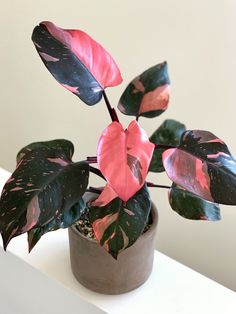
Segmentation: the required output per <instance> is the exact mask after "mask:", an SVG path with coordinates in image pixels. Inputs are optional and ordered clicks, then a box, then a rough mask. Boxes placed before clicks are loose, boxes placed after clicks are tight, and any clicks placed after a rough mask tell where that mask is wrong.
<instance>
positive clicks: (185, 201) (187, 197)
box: [169, 184, 221, 221]
mask: <svg viewBox="0 0 236 314" xmlns="http://www.w3.org/2000/svg"><path fill="white" fill-rule="evenodd" d="M169 203H170V206H171V208H172V209H173V210H174V211H176V212H177V213H178V214H179V215H181V216H182V217H184V218H187V219H194V220H210V221H216V220H220V219H221V216H220V207H219V205H218V204H215V203H211V202H209V201H207V200H204V199H202V198H200V197H198V196H197V195H195V194H192V193H190V192H188V191H186V190H183V189H182V188H180V187H178V186H176V185H175V184H173V186H172V187H171V189H170V192H169Z"/></svg>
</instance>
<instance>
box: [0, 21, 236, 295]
mask: <svg viewBox="0 0 236 314" xmlns="http://www.w3.org/2000/svg"><path fill="white" fill-rule="evenodd" d="M32 40H33V42H34V45H35V47H36V49H37V51H38V53H39V55H40V57H41V59H42V61H43V63H44V64H45V65H46V67H47V69H48V70H49V71H50V72H51V74H52V75H53V76H54V78H55V79H56V80H57V81H58V82H59V83H60V84H61V85H62V86H64V87H65V88H66V89H68V90H69V91H71V92H72V93H73V94H75V95H77V96H78V97H79V98H80V99H81V100H82V101H83V102H84V103H85V104H87V105H88V106H93V105H96V104H97V103H98V102H99V101H100V100H101V99H102V98H103V99H104V101H105V104H106V106H107V109H108V112H109V114H110V117H111V120H112V122H111V124H109V125H108V126H107V127H106V128H105V129H104V131H103V132H102V134H101V136H100V138H99V141H98V145H97V153H96V155H95V154H94V155H95V156H92V157H87V159H86V160H83V161H79V162H74V161H72V155H73V151H74V147H73V144H72V143H71V142H70V141H67V140H64V139H58V140H53V141H48V142H37V143H32V144H29V145H28V146H26V147H24V148H22V149H21V150H20V152H19V153H18V154H17V167H16V170H15V171H14V172H13V174H12V176H11V177H10V178H9V180H8V181H7V183H6V184H5V186H4V188H3V191H2V195H1V200H0V231H1V235H2V238H3V245H4V249H5V250H6V248H7V245H8V244H9V242H10V241H11V239H12V238H14V237H16V236H19V235H21V234H23V233H26V232H27V233H28V243H29V251H31V249H32V248H33V247H34V246H35V244H36V243H37V242H38V241H39V239H40V238H41V237H42V236H43V235H44V234H45V233H47V232H49V231H52V230H56V229H59V228H68V227H69V236H70V243H71V248H70V250H71V263H72V270H73V272H74V274H75V276H76V277H77V279H78V280H79V281H80V282H82V283H83V284H84V285H85V286H87V287H89V288H91V289H93V290H96V291H100V292H105V293H121V292H125V291H129V290H131V289H134V288H135V287H137V286H139V285H140V284H142V283H143V282H144V281H145V280H146V279H147V278H148V276H149V274H150V272H151V268H152V260H153V250H154V235H155V229H156V225H157V213H156V210H155V206H154V204H152V202H151V199H150V196H149V187H155V188H168V189H169V203H170V206H171V207H172V209H173V210H174V211H176V212H177V213H178V214H180V215H181V216H183V217H185V218H188V219H196V220H212V221H215V220H219V219H220V209H219V203H221V204H229V205H235V204H236V193H235V191H236V161H235V159H234V158H233V157H232V155H231V154H230V152H229V149H228V148H227V146H226V144H225V143H224V142H223V141H222V140H221V139H219V138H218V137H217V136H215V135H214V134H212V133H210V132H208V131H201V130H186V127H185V126H184V125H183V124H182V123H180V122H178V121H175V120H165V121H164V122H163V123H162V124H161V125H160V126H159V127H158V128H157V129H156V131H155V132H154V133H153V135H152V136H151V137H150V138H148V136H147V134H146V132H145V131H144V130H143V129H142V128H141V126H140V123H139V121H140V120H139V118H140V117H146V118H154V117H156V116H159V115H160V114H161V113H163V112H164V111H165V110H166V109H167V106H168V102H169V86H170V80H169V77H168V72H167V63H166V62H163V63H160V64H158V65H155V66H153V67H151V68H149V69H148V70H146V71H145V72H143V73H142V74H141V75H139V76H137V77H136V78H135V79H134V80H133V81H132V82H131V83H130V84H129V85H128V86H127V87H126V89H125V90H124V92H123V94H122V96H121V98H120V100H119V103H118V108H119V110H120V111H121V112H122V113H123V114H125V115H130V116H133V117H134V119H133V120H132V121H131V123H130V124H129V126H128V127H127V129H124V128H123V126H122V124H121V123H120V121H119V119H118V116H117V113H116V110H115V109H114V108H112V106H111V105H110V103H109V100H108V97H107V95H106V93H105V88H106V87H112V86H116V85H118V84H120V83H121V82H122V78H121V74H120V71H119V69H118V67H117V65H116V63H115V61H114V60H113V58H112V57H111V56H110V54H109V53H108V52H107V51H106V50H105V49H104V48H103V47H102V46H101V45H100V44H98V43H97V42H96V41H94V40H93V39H92V38H91V37H90V36H88V35H87V34H86V33H84V32H82V31H80V30H64V29H61V28H59V27H57V26H55V25H54V24H53V23H51V22H42V23H40V24H39V26H36V27H35V29H34V31H33V34H32ZM93 164H95V165H97V166H94V165H93ZM149 171H152V172H163V171H165V172H166V173H167V175H168V177H169V178H170V179H171V180H172V181H173V184H172V185H171V186H165V185H159V184H154V183H151V182H149V181H148V180H147V175H148V172H149ZM91 173H92V174H95V175H98V176H100V177H102V178H103V179H104V181H105V186H104V187H102V188H95V187H92V186H89V185H88V182H89V179H90V174H91ZM157 177H158V175H157ZM87 192H92V194H90V195H88V194H86V193H87ZM84 221H85V222H84ZM81 224H82V225H83V224H84V225H86V224H87V226H86V228H87V229H88V228H89V230H90V232H89V233H90V237H92V239H89V238H88V237H86V236H85V235H83V234H82V231H81ZM86 228H85V229H86ZM82 229H83V228H82ZM79 230H80V231H79ZM93 237H95V238H96V239H93ZM87 243H89V244H88V245H89V246H87ZM99 244H100V246H99ZM77 246H80V247H77ZM99 256H101V257H99ZM83 266H85V272H83V270H82V267H83ZM142 270H143V274H141V271H142ZM108 273H109V274H108ZM91 274H92V275H91ZM140 274H141V275H140ZM93 276H95V277H96V278H95V279H93V278H92V277H93ZM88 277H89V278H88ZM129 280H133V282H132V283H129ZM115 284H117V285H118V286H117V287H115Z"/></svg>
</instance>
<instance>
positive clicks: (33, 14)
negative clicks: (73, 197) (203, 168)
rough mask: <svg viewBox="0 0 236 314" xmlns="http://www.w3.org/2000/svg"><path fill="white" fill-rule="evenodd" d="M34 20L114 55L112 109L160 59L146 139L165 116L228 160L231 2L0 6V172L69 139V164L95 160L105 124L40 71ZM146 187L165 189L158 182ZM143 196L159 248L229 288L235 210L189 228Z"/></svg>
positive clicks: (234, 258) (233, 103) (233, 140)
mask: <svg viewBox="0 0 236 314" xmlns="http://www.w3.org/2000/svg"><path fill="white" fill-rule="evenodd" d="M42 20H52V21H54V22H55V23H56V24H58V25H60V26H62V27H68V28H81V29H83V30H85V31H87V32H88V33H90V34H91V35H92V36H93V37H94V38H96V39H97V40H98V41H100V42H101V43H102V44H103V45H104V46H105V47H106V48H107V50H109V51H110V52H111V53H112V55H113V56H114V58H115V59H116V61H117V63H118V64H119V66H120V69H121V71H122V73H123V77H124V84H123V85H122V86H119V87H117V88H114V89H113V90H112V89H110V90H109V91H108V95H109V96H110V98H111V101H112V103H113V104H114V106H115V105H116V104H117V101H118V98H119V95H120V94H121V92H122V90H123V89H124V87H125V85H126V84H127V83H128V82H129V80H131V79H132V78H133V77H134V76H135V75H137V74H139V73H140V72H141V71H143V70H144V69H146V68H147V67H149V66H152V65H154V64H156V63H158V62H161V61H163V60H167V61H168V62H169V71H170V77H171V80H172V97H171V103H170V107H169V110H168V111H167V112H166V113H165V114H164V115H162V116H161V117H160V118H159V119H158V118H157V119H146V120H145V119H141V120H140V121H141V124H142V125H143V127H144V128H146V129H147V131H148V132H149V134H151V133H152V132H153V131H154V129H155V128H157V126H158V125H159V123H161V122H162V121H163V119H165V118H175V119H178V120H180V121H182V122H185V123H186V124H187V126H188V128H192V129H194V128H199V129H206V130H211V131H212V132H213V133H215V134H216V135H218V136H219V137H221V138H222V139H224V140H225V141H226V142H227V143H228V145H229V146H230V147H231V150H232V152H233V153H234V154H235V155H236V137H235V130H236V125H235V116H236V88H235V87H236V78H235V73H236V61H235V60H236V58H235V55H236V39H235V38H236V36H235V29H236V2H235V0H224V1H220V0H207V1H206V0H195V1H194V0H182V1H181V0H180V1H176V0H173V1H171V0H165V1H157V0H153V1H151V0H150V1H148V0H146V1H139V0H135V1H133V0H131V1H113V0H103V1H95V0H94V1H82V0H67V1H55V0H51V1H49V0H43V1H33V0H29V1H26V0H22V1H17V0H15V1H14V0H12V1H3V0H1V11H0V56H1V58H0V64H1V67H0V106H1V111H0V112H1V113H0V119H1V121H0V147H1V154H0V165H1V166H2V167H4V168H6V169H8V170H13V168H14V165H15V160H14V158H15V155H16V153H17V151H18V150H19V149H20V148H21V147H22V146H24V145H26V144H28V143H29V142H32V141H40V140H47V139H53V138H61V137H64V138H68V139H70V140H72V141H73V142H74V144H75V145H76V147H77V148H76V156H75V157H76V158H81V159H82V158H84V157H85V156H86V155H93V154H95V147H96V141H97V139H98V136H99V134H100V132H101V131H102V129H103V128H104V127H105V126H106V124H108V123H109V117H108V115H107V113H106V110H105V106H104V104H103V103H100V104H98V105H97V106H95V107H92V108H90V107H87V106H86V105H84V104H83V103H81V102H80V101H79V99H78V98H77V97H75V96H73V95H72V94H70V93H69V92H68V91H66V90H65V89H63V88H61V87H60V86H59V85H58V84H57V82H56V81H54V79H53V78H52V77H51V76H50V74H49V73H48V72H47V71H46V69H45V68H44V66H43V64H42V62H41V61H40V59H39V57H38V56H37V54H36V51H35V49H34V47H33V45H32V43H31V40H30V36H31V31H32V29H33V27H34V26H35V25H36V24H37V23H38V22H40V21H42ZM121 119H122V121H123V122H124V124H127V122H128V121H129V119H128V118H126V117H123V116H122V117H121ZM152 180H153V181H155V182H157V183H166V182H168V180H167V179H166V178H165V176H164V175H152ZM151 193H152V197H153V200H154V202H155V203H156V204H157V206H158V208H159V212H160V223H159V232H158V236H157V249H159V250H160V251H162V252H164V253H166V254H167V255H169V256H171V257H173V258H175V259H177V260H179V261H181V262H183V263H184V264H186V265H189V266H190V267H192V268H193V269H196V270H198V271H199V272H201V273H203V274H206V275H207V276H209V277H211V278H213V279H215V280H217V281H219V282H221V283H222V284H224V285H226V286H228V287H230V288H232V289H234V290H236V266H235V265H236V250H235V247H236V227H235V226H236V208H233V207H222V216H223V220H222V221H221V222H218V223H207V222H191V221H187V220H184V219H183V218H181V217H179V216H178V215H177V214H175V213H174V212H173V211H172V210H171V209H170V207H169V205H168V202H167V193H166V191H157V190H152V192H151ZM193 284H194V283H193Z"/></svg>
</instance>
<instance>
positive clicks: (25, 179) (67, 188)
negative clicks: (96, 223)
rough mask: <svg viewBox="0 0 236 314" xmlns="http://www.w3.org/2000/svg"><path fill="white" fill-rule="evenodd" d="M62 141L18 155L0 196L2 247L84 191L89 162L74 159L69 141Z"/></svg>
mask: <svg viewBox="0 0 236 314" xmlns="http://www.w3.org/2000/svg"><path fill="white" fill-rule="evenodd" d="M53 142H54V143H55V141H53ZM62 142H63V141H62ZM63 145H64V147H66V149H65V150H64V149H63V147H58V149H56V148H55V146H54V145H52V147H51V148H50V145H46V146H44V145H43V146H40V144H39V147H38V148H35V149H33V150H31V151H28V152H27V153H26V154H25V155H24V156H23V154H22V155H21V158H19V160H20V161H19V163H18V165H17V168H16V170H15V171H14V173H13V174H12V176H11V177H10V179H9V180H8V181H7V183H6V184H5V186H4V189H3V192H2V195H1V200H0V231H1V234H2V238H3V242H4V248H5V249H6V247H7V245H8V243H9V241H10V240H11V239H12V238H13V237H15V236H18V235H20V234H22V233H25V232H28V231H30V230H31V229H32V228H36V227H42V226H44V225H46V224H48V223H49V222H51V221H52V220H53V219H55V218H57V217H59V216H60V215H61V214H62V213H64V212H65V211H67V210H68V209H70V208H71V207H72V206H73V205H74V204H75V203H76V202H78V201H79V200H80V199H81V197H82V195H83V194H84V192H85V190H86V188H87V185H88V176H89V166H88V164H87V163H85V162H79V163H73V162H72V161H71V149H69V147H70V148H71V145H72V144H71V143H70V142H67V141H65V142H63ZM63 145H62V146H63ZM36 146H37V145H36ZM72 147H73V146H72ZM31 148H32V146H31Z"/></svg>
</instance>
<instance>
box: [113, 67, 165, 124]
mask: <svg viewBox="0 0 236 314" xmlns="http://www.w3.org/2000/svg"><path fill="white" fill-rule="evenodd" d="M169 85H170V80H169V76H168V71H167V63H166V62H163V63H160V64H157V65H155V66H153V67H152V68H150V69H148V70H146V71H145V72H143V73H142V74H141V75H139V76H138V77H136V78H135V79H134V80H133V81H132V82H131V83H130V84H129V85H128V86H127V88H126V89H125V91H124V93H123V94H122V96H121V98H120V101H119V104H118V108H119V110H120V111H121V112H122V113H124V114H126V115H129V116H136V117H138V116H144V117H147V118H153V117H156V116H159V115H160V114H161V113H163V112H164V111H165V110H166V109H167V106H168V103H169Z"/></svg>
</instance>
